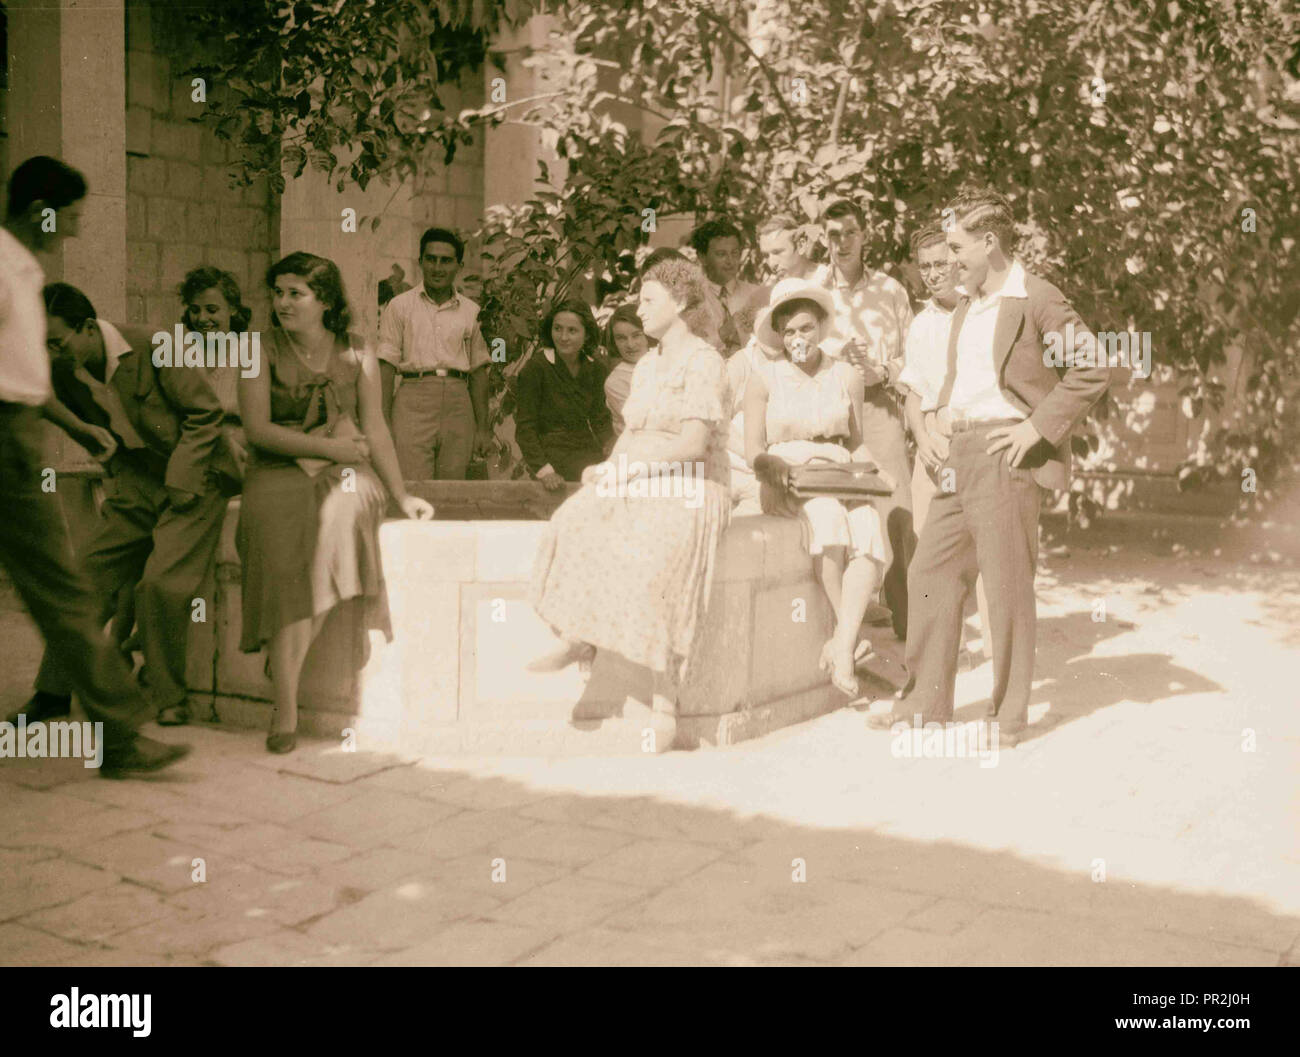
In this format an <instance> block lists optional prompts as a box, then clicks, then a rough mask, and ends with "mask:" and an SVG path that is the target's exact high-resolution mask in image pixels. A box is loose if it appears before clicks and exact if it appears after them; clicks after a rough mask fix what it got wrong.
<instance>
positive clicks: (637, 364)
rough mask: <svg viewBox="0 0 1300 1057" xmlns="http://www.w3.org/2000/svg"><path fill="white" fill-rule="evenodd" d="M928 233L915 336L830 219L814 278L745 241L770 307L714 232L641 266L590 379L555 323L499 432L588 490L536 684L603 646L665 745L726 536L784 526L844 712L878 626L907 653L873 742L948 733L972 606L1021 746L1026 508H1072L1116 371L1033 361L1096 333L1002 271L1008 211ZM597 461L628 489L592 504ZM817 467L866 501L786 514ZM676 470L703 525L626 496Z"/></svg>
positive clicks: (591, 326)
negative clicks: (1075, 455) (802, 477)
mask: <svg viewBox="0 0 1300 1057" xmlns="http://www.w3.org/2000/svg"><path fill="white" fill-rule="evenodd" d="M941 215H942V216H943V217H945V218H947V219H946V221H945V222H944V223H943V224H940V223H939V222H938V221H937V220H936V222H935V223H934V224H931V225H927V226H925V227H922V228H921V229H919V230H917V231H916V232H915V233H914V234H913V235H912V238H911V240H910V246H911V253H912V257H913V261H914V263H915V264H916V266H917V268H918V269H919V271H920V274H921V277H922V280H923V282H924V284H925V288H926V292H927V294H928V295H929V296H928V297H927V298H926V300H925V301H924V303H923V304H922V306H921V308H920V310H919V311H918V312H916V313H914V312H913V310H912V306H911V301H910V298H909V296H908V294H907V291H906V289H905V288H904V287H903V285H902V284H901V283H899V282H898V281H897V280H895V279H893V278H891V277H890V276H888V275H887V274H885V273H884V272H882V271H878V270H874V269H872V268H870V267H868V266H867V265H866V264H865V258H864V252H863V250H864V239H865V233H866V230H867V225H866V218H865V216H864V214H863V212H862V210H861V208H860V207H859V206H858V205H857V204H856V203H854V202H852V201H848V200H838V201H835V202H832V203H830V204H829V205H828V206H827V207H826V208H825V210H824V211H823V213H822V216H821V218H820V226H821V229H822V235H823V238H822V239H819V240H816V241H818V242H824V243H825V246H826V249H827V254H826V256H827V259H826V260H825V261H824V262H823V263H817V262H815V261H814V260H813V259H812V255H811V253H810V252H809V251H810V246H811V243H812V242H813V240H812V239H810V238H808V237H807V236H808V232H807V229H806V227H805V226H800V225H798V224H796V223H795V221H793V220H792V219H791V218H789V217H775V218H772V219H770V220H768V221H767V222H766V223H764V224H763V225H762V226H761V227H760V228H759V240H760V248H761V250H762V254H763V257H764V259H765V262H766V264H767V266H768V269H769V270H770V271H771V272H772V273H773V274H774V277H775V278H776V280H777V281H776V282H775V284H774V285H772V286H770V287H765V286H759V285H756V284H753V283H749V282H746V281H744V280H743V279H741V278H740V275H739V271H740V264H741V260H742V252H741V251H742V248H743V238H742V234H741V232H740V231H739V230H738V229H737V228H736V227H734V226H733V225H731V224H729V223H727V222H725V221H712V222H709V223H706V224H704V225H702V226H701V227H699V228H698V229H696V231H695V232H694V233H693V235H692V238H691V246H692V249H693V250H694V256H695V260H694V261H691V260H689V259H688V258H687V257H686V256H685V255H684V254H683V253H681V252H680V251H677V250H671V249H660V250H656V251H654V252H653V253H651V254H650V256H649V258H648V259H647V261H646V262H645V265H644V267H643V269H642V272H641V285H640V293H639V302H638V303H637V305H636V307H635V309H634V310H632V309H631V306H623V307H620V308H618V309H617V310H616V311H615V312H614V314H613V316H611V317H610V320H609V323H608V325H607V333H606V336H605V343H604V348H605V355H604V356H603V357H602V355H601V353H600V352H599V339H600V332H599V328H598V327H597V325H596V322H595V320H594V318H593V316H592V313H591V310H590V309H589V308H588V307H587V305H585V304H584V303H582V302H574V301H566V302H564V303H562V304H560V305H558V306H556V308H555V310H554V311H553V312H552V314H551V315H550V316H549V317H548V319H547V321H546V324H545V325H544V326H543V331H542V338H543V340H544V341H549V347H548V348H547V349H545V350H544V351H543V353H542V355H541V356H540V358H539V357H536V356H535V357H534V358H533V360H532V361H531V362H529V363H528V364H527V365H526V366H525V367H524V368H523V370H522V371H521V372H520V376H519V377H520V388H519V397H518V408H519V411H518V417H517V435H518V437H519V445H520V449H521V451H522V452H523V455H524V458H525V461H526V462H527V464H528V468H529V470H530V471H531V472H532V473H533V474H534V475H535V476H536V477H537V478H538V479H539V480H541V481H543V482H544V483H545V484H547V486H548V487H556V488H558V487H562V486H563V483H564V482H565V481H580V482H581V483H582V485H583V487H581V488H580V489H579V490H578V491H577V492H576V493H575V494H574V495H573V496H571V497H570V498H569V499H568V500H567V501H566V502H565V503H564V504H563V505H562V506H561V507H560V508H559V509H558V510H557V511H556V513H555V515H554V517H553V518H552V521H551V525H550V530H549V531H548V533H547V535H546V541H545V543H544V545H543V547H542V549H541V551H540V553H539V554H538V556H537V562H536V566H535V568H534V573H533V603H534V606H535V608H536V610H537V612H538V614H539V615H540V616H541V617H542V618H543V619H544V620H546V621H547V622H548V624H550V626H551V628H552V630H553V631H554V632H555V633H556V635H557V636H559V637H560V639H561V640H562V645H561V648H560V649H558V650H557V651H555V652H553V653H551V654H548V655H546V656H543V657H540V658H536V659H535V660H534V661H533V664H532V666H533V667H534V668H538V669H543V670H550V669H555V668H559V667H563V666H567V665H568V664H572V663H588V664H589V663H590V662H591V660H592V658H593V657H594V655H595V651H596V650H598V649H609V650H614V651H616V652H618V653H621V654H623V655H624V656H625V657H628V658H630V659H632V660H634V661H636V662H638V663H641V664H644V665H647V666H648V667H650V668H651V669H652V670H653V671H654V672H655V689H654V715H655V721H656V729H657V730H659V732H660V733H661V735H662V736H664V737H667V738H668V739H670V740H671V738H672V737H673V736H674V731H675V714H676V707H675V699H676V692H677V686H678V685H679V683H680V679H681V677H682V675H683V674H684V672H685V668H686V665H687V663H688V661H689V657H690V651H691V647H692V644H693V641H694V636H695V631H696V628H697V627H698V625H699V621H700V618H701V616H702V614H703V611H704V607H705V605H706V602H707V599H708V596H709V590H710V585H711V582H712V577H713V569H714V562H715V556H716V548H717V545H718V541H719V539H720V537H721V533H722V531H723V530H724V529H725V527H726V525H727V523H728V521H729V519H730V517H731V516H732V515H733V514H737V515H740V514H751V513H759V512H762V513H768V514H775V515H785V516H790V517H794V518H797V519H799V521H800V522H801V524H802V526H803V541H804V546H805V548H806V550H807V552H808V554H809V555H810V557H811V559H812V561H813V566H814V570H815V572H816V575H817V577H818V579H819V581H820V583H821V584H822V587H823V589H824V590H825V593H826V598H827V601H828V602H829V604H830V607H831V609H832V610H833V613H834V617H835V625H834V632H833V634H832V636H831V638H830V639H829V640H828V641H827V642H826V643H825V645H824V646H823V648H822V651H821V655H820V657H819V663H820V665H821V667H822V668H823V670H824V671H825V672H826V673H827V675H828V677H829V679H830V681H831V682H832V684H833V685H834V686H835V687H837V688H838V689H840V690H841V691H842V692H843V693H845V694H846V695H848V696H849V697H851V698H852V697H856V696H857V695H858V694H859V691H860V685H859V682H858V679H857V675H856V669H857V667H858V665H859V664H860V663H861V662H862V661H863V659H864V658H865V657H866V656H867V655H868V654H869V653H870V652H871V643H870V641H869V640H867V639H865V638H864V637H863V627H864V622H865V623H867V624H868V625H869V624H870V623H872V622H873V620H872V616H871V614H872V609H873V606H876V608H877V614H876V617H877V620H876V622H884V621H885V620H886V619H887V620H888V621H889V622H891V623H892V625H893V629H894V631H895V633H896V634H897V636H898V637H899V638H900V639H903V640H905V642H906V654H905V656H906V666H907V669H908V673H909V681H908V684H907V686H906V687H905V688H904V689H903V690H902V691H901V692H900V693H899V694H898V695H897V696H898V701H897V703H896V704H895V706H894V709H893V710H892V711H891V712H890V713H888V714H885V715H874V716H871V717H870V718H869V723H870V725H871V726H873V727H880V728H885V729H889V728H892V727H893V726H894V725H895V724H897V723H899V722H903V723H912V722H917V721H919V722H922V723H930V722H947V721H948V720H950V719H951V718H952V715H953V698H954V689H955V682H956V675H957V670H958V665H959V660H960V657H961V654H962V653H963V649H964V647H963V633H962V629H963V625H964V612H965V606H966V603H967V600H968V597H969V596H970V595H972V594H974V595H975V596H976V598H977V599H978V603H977V604H978V609H979V612H980V615H981V621H982V624H983V638H984V647H985V651H986V653H987V654H989V655H990V656H991V659H992V664H993V696H992V701H991V703H990V706H989V713H988V715H989V717H990V718H991V719H993V720H995V721H996V722H997V724H998V726H999V733H1000V737H1001V739H1002V740H1001V743H1002V744H1003V745H1005V746H1014V745H1015V744H1017V743H1018V742H1019V741H1020V739H1021V738H1022V737H1023V736H1024V731H1025V728H1026V726H1027V722H1028V707H1029V694H1030V689H1031V685H1032V678H1033V659H1034V652H1035V628H1036V615H1035V598H1034V573H1035V564H1036V561H1037V545H1038V515H1039V509H1040V504H1041V498H1042V489H1064V488H1066V486H1067V482H1068V468H1069V457H1070V450H1069V437H1070V434H1071V432H1072V431H1073V430H1074V429H1075V427H1076V426H1077V425H1078V424H1079V423H1080V421H1081V420H1082V419H1083V417H1084V415H1085V414H1086V413H1087V411H1088V409H1089V408H1090V407H1091V406H1092V405H1093V404H1094V403H1095V402H1096V401H1097V400H1098V399H1100V397H1101V395H1102V394H1103V392H1104V391H1105V389H1106V387H1107V385H1108V384H1109V369H1108V368H1107V367H1105V366H1093V365H1092V361H1091V359H1089V358H1087V357H1082V356H1081V357H1080V358H1079V361H1078V362H1077V363H1076V361H1075V358H1074V355H1073V351H1074V350H1068V352H1067V356H1066V363H1065V366H1063V367H1059V368H1058V367H1054V366H1051V365H1050V364H1049V361H1048V360H1047V358H1045V356H1044V350H1045V348H1046V347H1047V345H1048V342H1049V341H1050V338H1049V336H1057V337H1059V336H1060V335H1063V334H1066V333H1067V332H1069V331H1068V330H1067V328H1072V332H1073V333H1074V334H1075V336H1076V342H1077V346H1076V347H1079V348H1086V340H1087V337H1086V336H1087V334H1088V331H1087V328H1086V327H1085V326H1084V324H1083V322H1082V321H1081V320H1080V319H1079V317H1078V316H1077V314H1076V313H1075V312H1074V310H1073V309H1072V308H1071V307H1070V305H1069V303H1068V301H1066V299H1065V297H1064V296H1063V295H1062V294H1061V292H1060V291H1059V290H1058V289H1057V288H1056V287H1055V286H1053V285H1052V284H1051V283H1049V282H1047V281H1045V280H1043V279H1041V278H1039V277H1038V276H1035V275H1033V274H1032V273H1030V272H1028V271H1027V270H1026V269H1025V267H1024V265H1023V263H1022V262H1021V261H1020V260H1018V259H1017V257H1016V254H1015V250H1016V230H1015V217H1014V215H1013V212H1012V209H1011V206H1010V203H1009V201H1008V200H1007V198H1006V197H1005V196H1004V195H1002V194H1001V193H999V192H998V191H996V190H995V189H993V188H987V187H986V188H977V189H972V190H968V191H963V192H960V193H959V194H957V195H956V196H955V197H954V198H953V200H952V201H951V202H950V203H948V205H947V207H946V208H945V209H944V211H943V212H942V214H941ZM638 322H639V324H640V328H639V330H640V332H639V333H638V326H637V323H638ZM909 433H910V435H911V437H912V445H913V447H914V450H915V458H912V456H911V455H910V454H909V445H908V441H907V436H908V434H909ZM615 461H618V463H619V466H618V471H617V474H618V479H619V480H620V481H622V482H624V483H625V484H627V486H626V487H624V488H622V489H621V490H620V491H619V492H618V494H616V495H610V494H609V490H608V488H607V487H605V484H606V483H607V482H608V480H610V479H611V477H612V476H615V470H614V465H613V464H614V462H615ZM815 461H821V462H829V463H831V464H849V463H852V464H857V465H861V464H870V465H871V466H873V467H874V468H875V470H876V476H877V477H878V479H879V481H880V482H881V483H882V486H883V487H882V488H881V489H880V492H881V493H882V494H879V495H876V496H872V497H868V496H865V495H864V496H862V497H846V496H831V495H817V496H814V497H813V498H801V497H798V496H797V495H796V493H794V492H793V491H792V490H791V488H790V471H791V468H792V467H798V466H806V465H807V464H810V463H813V462H815ZM688 462H689V463H693V464H694V465H696V466H697V467H699V469H698V470H697V471H696V477H697V478H698V479H700V480H701V481H702V482H703V483H704V489H705V491H704V495H705V497H706V498H705V501H704V502H703V503H700V504H696V503H694V502H692V501H688V500H687V498H686V497H685V496H683V494H682V492H681V490H680V489H678V490H674V489H672V488H669V487H647V488H641V489H639V490H638V489H636V488H635V487H632V486H631V485H630V484H628V483H627V482H628V478H629V476H635V475H636V474H638V473H640V474H642V475H647V474H649V475H654V474H656V473H658V474H663V473H679V472H681V471H680V467H681V466H683V465H685V464H686V463H688ZM628 467H631V468H632V470H631V475H629V473H628ZM656 468H657V469H656ZM877 599H879V604H877Z"/></svg>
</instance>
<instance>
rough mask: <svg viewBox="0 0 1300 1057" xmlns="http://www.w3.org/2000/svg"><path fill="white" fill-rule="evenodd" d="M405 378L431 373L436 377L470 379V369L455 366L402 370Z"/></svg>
mask: <svg viewBox="0 0 1300 1057" xmlns="http://www.w3.org/2000/svg"><path fill="white" fill-rule="evenodd" d="M400 373H401V375H402V377H403V378H423V377H424V376H425V375H426V374H431V375H433V376H434V377H435V378H460V379H461V380H462V381H468V380H469V371H458V370H456V369H455V368H454V367H430V368H428V369H427V370H423V371H401V372H400Z"/></svg>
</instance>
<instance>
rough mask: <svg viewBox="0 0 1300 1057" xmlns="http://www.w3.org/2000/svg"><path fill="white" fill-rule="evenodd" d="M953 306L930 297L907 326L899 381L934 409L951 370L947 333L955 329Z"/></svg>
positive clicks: (927, 407)
mask: <svg viewBox="0 0 1300 1057" xmlns="http://www.w3.org/2000/svg"><path fill="white" fill-rule="evenodd" d="M952 314H953V309H951V308H944V307H943V306H942V305H940V304H939V303H938V302H937V301H935V300H933V299H931V300H929V301H926V302H925V304H924V305H922V306H921V311H920V312H918V313H917V314H916V318H915V319H913V320H912V325H911V326H910V327H908V328H907V346H906V351H905V353H904V357H903V359H904V363H903V373H902V374H900V375H899V376H898V382H899V384H900V385H905V386H907V388H909V389H910V390H912V392H914V393H916V394H917V396H919V397H920V398H921V410H922V411H933V410H935V408H936V406H937V404H938V400H939V392H940V390H941V389H943V380H944V377H945V375H946V374H947V372H948V337H949V334H950V332H951V331H952Z"/></svg>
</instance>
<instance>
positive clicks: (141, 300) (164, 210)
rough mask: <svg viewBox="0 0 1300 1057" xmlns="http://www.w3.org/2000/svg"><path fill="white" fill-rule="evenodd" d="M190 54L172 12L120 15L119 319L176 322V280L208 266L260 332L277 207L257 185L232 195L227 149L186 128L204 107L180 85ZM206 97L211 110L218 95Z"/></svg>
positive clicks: (136, 7)
mask: <svg viewBox="0 0 1300 1057" xmlns="http://www.w3.org/2000/svg"><path fill="white" fill-rule="evenodd" d="M198 48H199V45H198V43H197V42H195V41H194V40H192V39H189V37H188V36H187V33H186V29H185V26H184V23H183V21H182V19H181V16H180V14H179V13H178V12H177V11H176V9H175V8H174V6H173V5H167V4H160V3H155V4H150V3H147V2H140V3H132V4H130V5H129V6H128V8H127V55H126V63H127V70H126V83H127V112H126V127H127V137H126V138H127V142H126V151H127V183H126V186H127V315H128V317H129V322H133V323H152V324H156V325H159V326H170V325H172V324H174V323H176V322H178V321H179V319H180V314H181V309H182V306H181V304H180V298H179V295H178V293H177V288H178V287H179V285H180V282H181V280H182V279H183V278H184V276H185V273H186V272H187V271H189V270H190V269H191V268H194V267H197V266H198V265H200V264H211V265H215V266H217V267H219V268H223V269H225V270H226V271H229V272H231V273H233V274H234V276H235V277H236V279H238V281H239V286H240V290H241V291H242V292H243V297H244V303H245V304H247V305H249V306H250V307H251V308H252V309H253V322H254V325H259V326H265V325H268V324H269V320H270V302H269V298H268V296H267V292H266V289H265V287H264V286H263V282H262V278H263V276H264V275H265V273H266V269H267V268H268V267H269V266H270V265H271V263H272V262H273V261H274V260H275V258H276V257H277V256H278V254H279V243H280V217H279V198H278V196H277V195H275V194H273V193H271V191H270V190H269V189H268V187H267V186H266V183H265V181H259V182H257V183H255V184H254V185H253V186H251V187H245V188H234V187H231V186H230V184H229V179H228V169H227V165H228V163H229V161H230V159H231V157H232V154H231V151H232V147H231V146H230V145H229V144H227V143H225V142H224V141H222V140H220V139H218V138H217V136H216V135H215V134H214V133H213V132H211V131H210V130H209V129H207V128H206V127H204V126H202V125H199V124H196V123H194V122H193V121H192V120H191V119H192V118H196V117H198V116H199V115H200V114H201V113H202V112H203V110H204V108H205V104H204V103H199V102H194V101H193V98H192V93H193V90H194V89H193V87H192V85H191V79H190V78H188V77H182V76H181V75H182V73H183V72H184V70H185V68H186V67H187V66H188V65H189V64H190V63H191V62H192V61H194V58H195V57H196V56H197V55H198ZM206 87H207V98H208V99H209V100H210V99H212V98H214V96H218V95H219V93H220V92H221V86H220V85H211V84H210V85H207V86H206ZM87 293H88V294H89V295H90V298H91V300H92V301H93V300H94V292H93V291H87Z"/></svg>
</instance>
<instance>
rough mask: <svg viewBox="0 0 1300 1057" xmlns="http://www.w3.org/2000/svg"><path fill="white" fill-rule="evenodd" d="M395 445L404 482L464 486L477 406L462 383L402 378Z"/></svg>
mask: <svg viewBox="0 0 1300 1057" xmlns="http://www.w3.org/2000/svg"><path fill="white" fill-rule="evenodd" d="M393 445H394V446H395V447H396V448H397V463H398V466H399V467H401V471H402V478H403V480H406V481H463V480H465V473H466V471H467V470H468V469H469V462H470V456H472V455H473V454H474V405H473V404H472V403H471V401H470V398H469V383H468V382H467V381H465V380H464V379H463V378H439V377H438V376H437V375H433V374H426V375H425V376H424V377H422V378H403V379H402V380H401V384H400V385H398V387H397V392H396V394H395V395H394V396H393Z"/></svg>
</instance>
